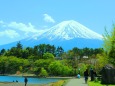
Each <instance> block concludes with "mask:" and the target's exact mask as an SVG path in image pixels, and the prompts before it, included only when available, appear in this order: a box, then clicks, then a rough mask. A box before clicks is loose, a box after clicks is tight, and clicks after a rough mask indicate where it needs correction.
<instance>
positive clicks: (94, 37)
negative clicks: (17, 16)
mask: <svg viewBox="0 0 115 86" xmlns="http://www.w3.org/2000/svg"><path fill="white" fill-rule="evenodd" d="M102 38H103V37H102V36H101V35H100V34H98V33H96V32H94V31H92V30H90V29H88V28H87V27H85V26H83V25H82V24H80V23H78V22H76V21H74V20H69V21H63V22H61V23H59V24H57V25H55V26H53V27H51V28H50V29H48V30H47V31H45V32H44V33H42V34H35V35H34V36H32V37H28V38H26V39H23V40H20V42H21V43H22V45H23V46H35V45H39V44H43V43H45V44H51V45H55V46H62V47H63V48H64V50H69V49H72V48H73V47H79V48H83V47H89V48H99V47H101V45H102V43H103V41H102ZM16 43H17V42H14V43H11V44H8V47H9V46H10V45H14V44H15V45H16ZM5 46H7V45H4V47H5ZM0 48H1V46H0Z"/></svg>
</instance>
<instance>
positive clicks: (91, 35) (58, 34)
mask: <svg viewBox="0 0 115 86" xmlns="http://www.w3.org/2000/svg"><path fill="white" fill-rule="evenodd" d="M42 37H46V38H48V39H50V40H53V39H65V40H70V39H73V38H86V39H100V40H101V39H102V36H101V35H100V34H98V33H96V32H94V31H92V30H90V29H88V28H87V27H85V26H83V25H82V24H80V23H78V22H76V21H74V20H70V21H63V22H61V23H59V24H57V25H55V26H53V27H51V28H50V29H49V30H48V31H47V32H45V33H44V34H42Z"/></svg>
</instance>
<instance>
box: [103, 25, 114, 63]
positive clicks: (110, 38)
mask: <svg viewBox="0 0 115 86" xmlns="http://www.w3.org/2000/svg"><path fill="white" fill-rule="evenodd" d="M104 50H105V53H106V54H107V56H108V57H109V61H110V62H111V63H112V64H114V65H115V25H113V29H112V32H111V33H108V32H107V31H106V32H105V35H104Z"/></svg>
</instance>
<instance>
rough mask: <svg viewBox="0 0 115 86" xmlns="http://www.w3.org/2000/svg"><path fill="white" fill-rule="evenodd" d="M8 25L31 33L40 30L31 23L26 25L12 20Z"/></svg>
mask: <svg viewBox="0 0 115 86" xmlns="http://www.w3.org/2000/svg"><path fill="white" fill-rule="evenodd" d="M8 27H10V28H13V29H17V30H20V31H23V32H30V33H31V32H32V33H35V32H38V30H37V29H35V28H34V26H33V25H32V24H31V23H28V25H26V24H23V23H17V22H11V23H10V24H8Z"/></svg>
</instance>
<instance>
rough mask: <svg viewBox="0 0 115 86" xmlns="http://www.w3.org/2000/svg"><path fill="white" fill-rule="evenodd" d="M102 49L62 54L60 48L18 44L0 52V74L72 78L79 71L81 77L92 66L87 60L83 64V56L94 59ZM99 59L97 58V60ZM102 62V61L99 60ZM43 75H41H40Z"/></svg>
mask: <svg viewBox="0 0 115 86" xmlns="http://www.w3.org/2000/svg"><path fill="white" fill-rule="evenodd" d="M102 52H103V49H101V48H98V49H92V48H83V49H80V48H77V47H74V48H73V49H72V50H69V51H67V52H64V49H63V48H62V47H61V46H58V47H55V46H54V45H50V44H40V45H36V46H34V47H25V48H23V45H22V44H21V43H20V42H18V43H17V45H16V46H14V47H12V48H11V49H8V50H5V49H2V50H1V51H0V69H1V70H0V74H6V73H7V74H14V73H16V72H17V71H19V72H20V73H23V72H28V73H34V74H36V75H43V74H44V73H45V72H44V71H46V72H47V73H48V74H50V75H54V76H73V75H75V74H76V73H78V72H79V71H78V69H80V73H81V75H83V72H84V70H85V69H86V68H87V67H88V68H89V66H91V65H92V64H89V63H88V60H89V59H87V60H86V61H87V62H85V64H84V61H83V58H82V57H83V56H84V55H87V56H88V57H90V58H95V57H96V55H97V54H101V53H102ZM98 59H99V58H98ZM101 61H102V60H101ZM42 73H43V74H42Z"/></svg>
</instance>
